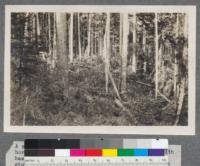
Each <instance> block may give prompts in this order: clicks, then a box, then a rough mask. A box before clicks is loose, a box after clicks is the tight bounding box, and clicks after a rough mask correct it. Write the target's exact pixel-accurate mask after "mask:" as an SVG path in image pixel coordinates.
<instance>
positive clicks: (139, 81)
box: [135, 81, 153, 87]
mask: <svg viewBox="0 0 200 166" xmlns="http://www.w3.org/2000/svg"><path fill="white" fill-rule="evenodd" d="M135 82H136V83H138V84H142V85H146V86H149V87H153V86H152V85H150V84H147V83H144V82H140V81H135Z"/></svg>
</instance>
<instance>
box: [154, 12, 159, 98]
mask: <svg viewBox="0 0 200 166" xmlns="http://www.w3.org/2000/svg"><path fill="white" fill-rule="evenodd" d="M158 50H159V48H158V14H157V13H156V14H155V53H156V57H155V98H156V99H157V97H158V59H159V57H158Z"/></svg>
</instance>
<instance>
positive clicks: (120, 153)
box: [118, 149, 134, 156]
mask: <svg viewBox="0 0 200 166" xmlns="http://www.w3.org/2000/svg"><path fill="white" fill-rule="evenodd" d="M118 156H134V150H133V149H118Z"/></svg>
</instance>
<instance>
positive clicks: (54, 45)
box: [51, 13, 57, 68]
mask: <svg viewBox="0 0 200 166" xmlns="http://www.w3.org/2000/svg"><path fill="white" fill-rule="evenodd" d="M53 19H54V20H53V54H52V59H51V61H52V68H54V67H55V65H56V60H57V46H56V13H54V18H53Z"/></svg>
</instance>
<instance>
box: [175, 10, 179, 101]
mask: <svg viewBox="0 0 200 166" xmlns="http://www.w3.org/2000/svg"><path fill="white" fill-rule="evenodd" d="M178 36H179V14H178V13H177V18H176V38H178ZM177 54H178V52H177V50H175V56H174V97H175V99H177V97H178V93H177V75H178V61H177V58H176V56H177Z"/></svg>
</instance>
